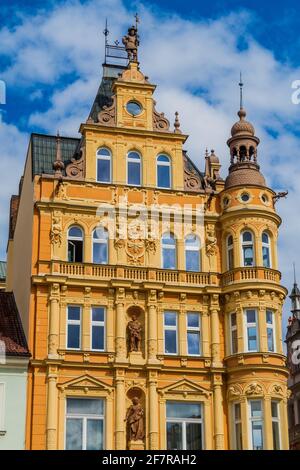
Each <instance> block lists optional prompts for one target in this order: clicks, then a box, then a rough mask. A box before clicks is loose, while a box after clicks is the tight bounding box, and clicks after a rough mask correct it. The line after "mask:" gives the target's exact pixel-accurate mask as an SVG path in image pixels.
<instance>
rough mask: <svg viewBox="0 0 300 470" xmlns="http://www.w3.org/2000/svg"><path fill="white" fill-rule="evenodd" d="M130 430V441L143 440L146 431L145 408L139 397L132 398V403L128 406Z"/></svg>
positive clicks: (127, 417)
mask: <svg viewBox="0 0 300 470" xmlns="http://www.w3.org/2000/svg"><path fill="white" fill-rule="evenodd" d="M124 421H126V422H127V426H128V430H129V441H142V440H143V439H144V437H145V432H144V410H143V407H142V405H141V404H140V400H139V398H138V397H134V398H133V399H132V405H131V406H130V407H129V408H128V410H127V413H126V418H125V420H124Z"/></svg>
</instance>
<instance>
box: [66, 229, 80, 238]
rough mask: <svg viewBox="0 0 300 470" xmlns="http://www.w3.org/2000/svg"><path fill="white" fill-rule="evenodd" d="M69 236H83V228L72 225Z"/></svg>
mask: <svg viewBox="0 0 300 470" xmlns="http://www.w3.org/2000/svg"><path fill="white" fill-rule="evenodd" d="M69 237H76V238H82V230H81V229H80V228H79V227H71V228H70V230H69Z"/></svg>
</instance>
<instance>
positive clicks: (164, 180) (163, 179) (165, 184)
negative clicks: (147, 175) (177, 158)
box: [157, 165, 171, 188]
mask: <svg viewBox="0 0 300 470" xmlns="http://www.w3.org/2000/svg"><path fill="white" fill-rule="evenodd" d="M157 185H158V187H159V188H170V186H171V179H170V167H169V166H161V165H158V166H157Z"/></svg>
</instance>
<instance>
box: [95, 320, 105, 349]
mask: <svg viewBox="0 0 300 470" xmlns="http://www.w3.org/2000/svg"><path fill="white" fill-rule="evenodd" d="M92 349H99V350H102V351H103V350H104V327H103V326H92Z"/></svg>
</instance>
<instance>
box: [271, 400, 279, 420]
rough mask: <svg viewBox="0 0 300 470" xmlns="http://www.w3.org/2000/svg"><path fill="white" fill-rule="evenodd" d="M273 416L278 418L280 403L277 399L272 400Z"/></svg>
mask: <svg viewBox="0 0 300 470" xmlns="http://www.w3.org/2000/svg"><path fill="white" fill-rule="evenodd" d="M271 410H272V418H278V403H277V402H276V401H272V402H271Z"/></svg>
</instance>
